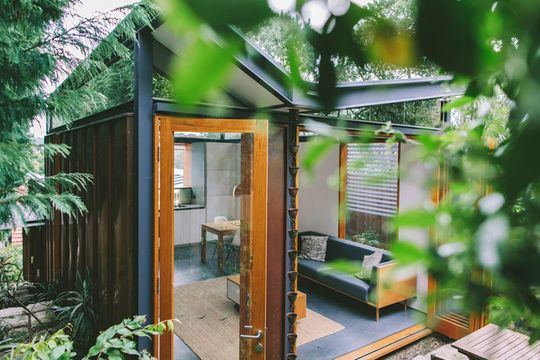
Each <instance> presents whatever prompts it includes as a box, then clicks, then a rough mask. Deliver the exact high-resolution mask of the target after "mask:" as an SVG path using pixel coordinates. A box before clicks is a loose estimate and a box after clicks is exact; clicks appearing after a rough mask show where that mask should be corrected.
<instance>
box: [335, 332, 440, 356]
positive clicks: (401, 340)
mask: <svg viewBox="0 0 540 360" xmlns="http://www.w3.org/2000/svg"><path fill="white" fill-rule="evenodd" d="M432 333H433V331H432V330H431V329H429V328H428V327H427V326H426V325H424V324H417V325H413V326H411V327H408V328H406V329H403V330H401V331H399V332H397V333H395V334H392V335H390V336H387V337H385V338H382V339H380V340H377V341H375V342H373V343H371V344H368V345H366V346H363V347H361V348H360V349H357V350H354V351H351V352H350V353H348V354H345V355H342V356H340V357H338V358H336V360H375V359H380V358H381V357H383V356H385V355H388V354H390V353H391V352H394V351H396V350H398V349H401V348H402V347H404V346H407V345H409V344H412V343H413V342H415V341H417V340H420V339H422V338H424V337H426V336H428V335H430V334H432Z"/></svg>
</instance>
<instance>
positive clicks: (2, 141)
mask: <svg viewBox="0 0 540 360" xmlns="http://www.w3.org/2000/svg"><path fill="white" fill-rule="evenodd" d="M76 4H78V1H77V0H36V1H30V2H29V1H9V2H5V4H3V6H2V10H3V11H2V13H1V14H0V32H1V33H2V39H0V43H1V46H0V66H1V67H2V69H3V71H2V74H1V75H0V223H15V222H16V221H17V220H21V221H22V222H24V221H25V219H26V218H27V216H28V214H29V213H34V214H35V215H36V216H37V217H41V218H48V217H49V216H50V214H51V209H53V208H54V209H56V210H59V211H60V212H62V213H65V214H68V215H74V214H75V213H76V212H83V211H85V206H84V204H83V203H82V201H81V199H80V198H79V196H77V195H76V194H75V192H76V191H81V190H83V189H84V188H85V187H86V186H87V185H88V184H89V182H90V181H91V178H90V176H89V175H86V174H80V173H72V174H65V173H59V174H57V175H55V176H50V177H44V176H43V174H42V173H40V166H39V165H37V164H36V162H34V161H32V159H34V158H35V157H36V156H35V154H36V152H43V153H44V155H45V157H47V158H51V157H53V156H62V157H66V156H68V154H69V148H68V147H67V146H64V145H53V144H44V145H36V144H34V142H33V140H32V138H31V136H30V128H31V126H32V122H33V121H34V120H35V119H36V118H37V117H45V118H47V119H50V120H51V119H55V120H56V121H62V122H69V120H70V119H73V118H74V117H76V114H77V111H78V109H79V108H81V107H83V106H84V105H85V104H88V103H98V102H104V101H105V99H106V96H105V95H104V94H103V93H101V92H99V91H97V90H96V89H95V88H92V87H89V86H83V84H85V83H86V82H88V80H89V79H91V78H92V77H93V76H94V75H96V74H97V73H99V72H101V71H103V70H104V69H105V68H106V65H107V63H108V62H110V61H111V60H112V59H113V58H114V57H119V58H124V59H125V58H128V57H130V54H131V50H130V49H129V48H128V47H127V46H126V45H125V44H124V41H126V40H129V39H132V40H133V36H134V34H135V30H136V29H137V28H138V27H140V26H142V25H145V24H149V23H150V20H151V18H152V17H153V16H154V15H155V13H154V12H153V10H152V9H153V7H152V6H150V5H149V4H147V3H141V5H136V6H130V7H124V8H119V9H116V10H115V11H112V12H111V13H108V14H96V15H95V16H93V17H91V18H84V17H81V16H79V15H77V14H76V13H75V12H74V11H73V10H72V8H73V6H74V5H76ZM129 11H131V13H130V15H129V16H128V17H127V18H126V19H125V20H124V21H123V22H122V23H121V24H120V25H119V26H118V27H117V28H116V30H115V31H114V32H113V33H112V34H111V35H107V34H108V31H109V26H110V24H111V23H117V22H118V21H119V20H120V19H121V16H123V15H125V14H126V13H127V12H129ZM69 24H72V25H69ZM104 38H105V39H104ZM98 42H100V44H99V46H97V48H96V49H95V50H93V52H92V56H90V57H89V58H87V59H86V60H84V61H82V62H81V63H80V64H79V62H80V60H79V59H80V56H77V55H79V54H83V55H85V54H88V53H89V52H90V51H91V50H92V49H93V47H94V46H96V44H97V43H98ZM76 66H77V68H76V70H75V71H74V76H72V77H70V80H69V83H68V84H64V85H63V86H61V87H60V88H59V89H58V90H57V91H55V92H54V93H52V94H49V93H48V91H47V88H49V87H50V86H51V85H53V84H56V83H57V82H58V81H59V80H60V79H61V78H62V77H63V76H65V75H66V74H68V73H70V72H71V71H72V70H73V69H74V68H75V67H76ZM75 84H77V85H78V86H74V85H75Z"/></svg>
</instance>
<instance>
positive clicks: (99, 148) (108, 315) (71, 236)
mask: <svg viewBox="0 0 540 360" xmlns="http://www.w3.org/2000/svg"><path fill="white" fill-rule="evenodd" d="M46 141H47V142H50V143H57V144H67V145H69V146H70V147H71V153H70V155H69V156H68V157H67V158H65V159H62V158H60V157H57V158H56V159H54V161H52V162H51V163H50V164H47V166H46V169H47V172H48V173H49V174H55V173H58V172H81V173H89V174H91V175H92V176H93V184H91V185H90V186H89V187H88V189H87V190H86V191H80V192H76V193H77V194H78V195H79V196H81V198H82V200H83V201H84V203H85V205H86V207H87V208H88V211H87V213H85V214H82V215H81V214H79V215H78V216H77V217H75V218H68V217H67V216H65V215H64V216H62V215H60V214H59V213H58V212H55V214H54V217H53V221H52V222H49V223H48V224H47V229H46V234H47V244H48V249H47V253H48V254H50V256H49V257H48V260H49V264H48V267H49V269H48V270H49V271H48V279H49V280H52V279H59V280H60V281H61V282H62V283H63V284H65V285H66V286H67V287H73V285H74V283H75V280H76V274H77V271H79V272H80V273H81V274H84V272H85V269H86V268H87V267H88V268H89V269H90V270H91V274H92V276H93V278H94V283H95V287H96V291H95V295H96V296H95V301H96V307H97V309H98V312H99V319H100V321H99V322H100V327H101V328H104V327H107V326H109V325H111V324H114V323H117V322H119V321H121V320H122V319H123V318H125V317H128V316H132V315H134V313H135V311H136V308H137V293H136V291H137V287H136V286H137V279H136V275H137V269H136V266H137V263H136V261H137V252H136V251H137V233H136V208H135V203H136V199H137V198H136V196H137V193H136V181H137V179H136V171H135V170H136V169H135V164H136V162H135V156H136V154H135V147H134V141H135V134H134V125H133V116H132V115H131V114H123V115H120V116H116V117H114V118H110V119H107V120H106V121H101V122H94V123H92V124H88V125H85V126H81V127H74V128H72V129H67V130H65V131H62V132H59V133H57V134H52V135H48V136H47V139H46Z"/></svg>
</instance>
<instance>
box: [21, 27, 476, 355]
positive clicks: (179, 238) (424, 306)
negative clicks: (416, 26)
mask: <svg viewBox="0 0 540 360" xmlns="http://www.w3.org/2000/svg"><path fill="white" fill-rule="evenodd" d="M231 31H233V32H234V33H235V34H236V36H238V37H240V38H241V39H242V41H244V42H245V44H246V51H244V52H243V55H240V56H238V57H237V58H236V67H235V70H234V71H233V73H232V75H231V77H230V79H229V82H228V83H227V85H226V86H224V88H223V89H222V90H223V93H224V94H225V95H226V96H224V97H223V98H222V99H221V101H220V102H219V103H201V104H199V105H198V106H196V107H191V108H185V107H181V106H179V105H177V104H175V103H174V101H172V100H171V99H170V98H169V99H167V98H164V97H166V96H167V91H164V90H163V86H161V85H159V86H158V84H162V82H160V81H162V80H163V79H167V77H168V76H169V75H170V64H171V62H172V60H173V59H174V58H175V57H177V56H189V54H185V53H183V50H182V42H181V41H180V40H181V39H178V37H177V35H175V34H174V33H173V32H171V31H170V30H169V28H168V26H167V23H166V22H158V23H157V24H156V25H155V26H154V27H153V28H149V27H146V28H142V29H140V30H139V31H138V33H137V41H136V42H135V43H134V44H133V61H130V62H127V63H123V64H111V67H110V69H111V71H114V69H115V66H116V67H117V68H118V67H121V68H122V69H124V70H126V69H127V70H126V73H127V74H128V77H127V81H120V80H118V84H110V85H109V86H111V87H112V90H111V91H113V92H115V93H116V94H121V95H122V97H123V99H122V101H121V102H119V103H116V104H110V106H108V107H107V108H105V109H99V111H97V110H96V111H94V112H93V113H85V114H83V113H81V117H80V119H78V120H76V121H75V122H73V124H71V125H70V126H69V127H67V126H64V125H62V124H55V123H54V122H50V123H49V124H48V129H47V135H46V139H45V141H46V142H48V143H63V144H68V145H69V146H71V155H70V156H69V157H67V158H65V159H64V158H60V157H58V158H56V159H55V160H54V161H51V162H49V163H48V164H47V166H46V169H47V173H48V174H55V173H57V172H60V171H65V172H85V173H90V174H92V175H93V178H94V182H93V184H92V185H91V186H90V187H89V188H88V190H87V191H84V192H81V193H80V195H81V197H82V198H83V200H84V201H85V203H86V205H87V207H88V212H87V213H86V214H84V215H81V216H79V217H78V218H74V219H69V218H67V217H65V216H61V215H60V214H58V213H56V214H54V217H53V220H52V221H50V222H47V224H46V225H45V230H44V231H45V234H46V241H45V242H44V244H43V246H42V247H41V248H39V249H37V250H36V251H35V252H34V253H31V254H28V256H35V257H39V258H40V259H41V260H42V261H41V260H40V261H39V262H37V263H36V264H39V266H40V267H41V270H40V272H39V273H40V274H41V279H42V280H54V279H61V280H62V281H64V282H65V283H67V284H72V283H73V282H74V281H75V278H76V274H77V271H84V269H85V268H89V269H90V270H91V273H92V275H93V277H94V281H95V284H96V300H97V307H98V310H99V321H100V326H101V327H106V326H109V325H111V324H113V323H117V322H119V321H120V320H121V319H123V318H125V317H128V316H133V315H135V314H146V315H147V317H148V321H150V322H157V321H160V320H165V319H177V320H178V321H177V322H176V326H175V330H174V333H169V334H165V335H163V336H161V337H159V338H156V339H154V340H153V341H146V342H145V341H142V342H141V346H150V347H151V348H152V349H153V351H154V353H155V354H156V356H158V357H159V358H160V359H173V358H174V359H221V360H222V359H238V358H241V359H283V358H286V359H296V358H299V359H357V358H360V359H368V358H369V359H375V358H378V357H380V356H383V355H385V354H387V353H389V352H391V351H393V350H395V349H397V348H399V347H401V346H405V345H407V344H410V343H411V342H413V341H416V340H418V339H420V338H422V337H424V336H426V335H428V334H430V333H431V332H432V331H440V332H442V333H444V334H447V335H449V336H451V337H454V338H458V337H461V336H464V335H466V334H468V333H470V332H472V331H474V330H476V329H478V328H480V327H481V326H482V325H483V324H484V319H483V318H481V317H479V316H474V315H466V314H458V313H455V312H453V311H452V309H451V307H448V306H447V304H443V303H438V302H437V301H435V302H434V303H428V302H427V301H426V300H427V295H428V293H434V292H435V290H436V284H435V283H434V282H433V281H432V279H430V278H429V277H428V276H427V275H426V274H425V273H422V272H421V271H417V272H415V273H411V272H408V273H406V274H401V276H397V275H399V270H397V271H394V270H395V269H396V268H397V267H396V265H397V264H396V261H395V260H394V259H393V257H392V254H391V252H389V251H388V250H387V249H386V246H387V244H388V243H389V242H391V241H393V240H396V239H398V238H407V239H409V240H412V241H418V242H425V241H428V239H429V236H430V234H429V233H428V232H426V231H421V230H418V231H412V230H405V229H404V230H402V231H399V229H398V231H397V233H396V232H391V231H388V229H387V228H386V227H385V225H384V224H385V223H386V221H387V220H388V219H390V218H391V217H392V216H394V215H395V214H397V213H398V212H399V211H400V210H404V209H407V208H412V207H415V206H418V205H419V204H422V203H424V202H433V203H435V204H436V203H437V200H438V199H439V197H440V196H441V194H442V189H443V187H444V186H443V184H441V181H439V182H438V183H437V186H435V188H433V189H432V190H431V191H426V189H425V187H424V186H423V184H424V183H425V181H426V180H428V179H436V180H440V174H439V173H438V172H437V169H430V168H427V167H426V166H425V164H423V163H422V162H420V161H418V159H417V158H416V157H415V155H414V154H415V145H414V143H413V142H411V143H403V144H387V143H386V142H385V137H384V136H381V137H380V138H376V139H375V141H374V142H371V143H358V142H355V141H353V140H351V141H349V142H340V141H335V143H333V144H332V145H331V146H329V148H327V151H326V154H325V156H324V158H323V159H322V160H321V161H320V163H318V164H317V166H316V167H315V169H313V171H307V170H305V169H304V168H303V159H304V158H305V157H306V156H309V154H310V143H312V142H316V141H320V140H321V139H324V138H325V137H328V136H332V131H334V130H339V131H341V132H345V133H347V134H349V135H350V138H351V139H354V138H355V137H357V136H358V135H361V134H362V133H363V132H366V131H372V130H374V129H378V128H380V126H381V122H377V121H374V120H378V119H370V120H369V121H368V120H365V119H362V117H361V116H357V117H355V116H346V117H344V116H343V117H342V116H341V115H339V114H343V113H344V112H346V110H349V109H367V108H369V107H374V106H380V105H385V104H407V103H410V102H417V101H430V102H431V103H432V104H433V106H434V109H435V110H434V111H432V112H431V113H430V114H432V116H430V117H429V118H427V119H426V121H427V122H426V123H427V124H428V125H426V124H423V125H422V126H419V125H409V124H406V123H402V121H400V120H396V121H395V122H394V124H393V126H394V128H395V129H396V130H399V131H401V132H402V133H404V134H405V135H406V136H407V137H408V138H410V139H414V138H415V137H416V136H419V135H421V134H426V133H434V134H437V133H439V132H440V131H441V129H442V128H443V127H444V126H445V123H447V122H448V121H449V119H448V114H445V113H442V112H441V110H440V109H441V105H442V103H444V102H445V101H446V100H447V99H448V98H450V97H453V96H459V95H461V94H462V89H459V88H455V87H452V86H450V85H449V82H450V80H451V79H450V78H449V77H438V78H420V79H405V80H403V79H398V80H390V81H388V80H386V81H367V82H359V83H343V84H338V86H337V105H336V112H335V113H331V114H324V113H322V112H321V109H320V107H319V105H318V102H317V100H316V90H315V88H314V87H313V91H310V92H308V93H307V94H303V93H302V92H300V91H298V89H296V88H293V87H291V86H290V85H289V84H290V82H288V81H286V79H287V77H288V76H289V75H288V73H287V71H285V69H284V68H283V67H282V66H281V65H279V64H278V63H277V62H276V61H274V60H273V59H272V58H271V57H270V56H269V55H268V54H266V53H264V51H262V50H261V49H260V48H258V47H257V45H256V44H254V43H253V42H252V41H251V40H250V39H248V38H247V37H246V36H245V35H244V34H243V33H241V32H239V31H238V30H235V29H231ZM124 80H125V79H124ZM311 85H312V84H311ZM338 113H339V114H338ZM351 113H354V112H351ZM404 116H405V114H404ZM359 162H361V163H362V164H364V166H362V167H358V165H357V164H358V163H359ZM343 260H346V261H348V262H350V263H351V264H357V265H358V263H359V262H360V261H363V263H362V264H363V265H364V266H362V267H360V268H359V269H357V270H356V271H355V272H354V273H347V272H342V271H338V270H336V269H335V264H336V263H340V262H341V263H342V262H343ZM370 264H371V265H372V266H369V265H370ZM365 265H368V266H367V267H366V266H365ZM30 266H37V265H34V264H31V265H30ZM351 266H352V265H351ZM351 268H352V267H351ZM31 270H32V269H31ZM32 271H34V270H32ZM396 274H397V275H396Z"/></svg>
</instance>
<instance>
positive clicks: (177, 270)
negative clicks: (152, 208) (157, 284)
mask: <svg viewBox="0 0 540 360" xmlns="http://www.w3.org/2000/svg"><path fill="white" fill-rule="evenodd" d="M215 247H216V243H215V242H214V241H209V242H207V248H206V263H204V264H202V263H201V253H200V246H199V244H194V245H184V246H181V247H176V248H175V249H174V286H175V287H177V286H181V285H187V284H191V283H194V282H197V281H202V280H208V279H213V278H216V277H220V276H226V275H230V274H233V273H237V272H238V266H236V267H235V266H234V264H233V259H234V256H233V254H232V253H231V255H230V256H229V258H228V259H227V261H226V262H225V267H224V271H223V272H221V271H219V270H218V269H217V253H216V255H215V256H214V257H212V253H213V252H214V248H215ZM225 255H226V254H224V256H225ZM174 359H175V360H198V359H199V357H198V356H197V355H196V354H195V353H194V352H193V351H191V349H190V348H189V347H188V346H187V345H186V344H185V343H184V342H183V341H182V339H180V338H179V337H178V336H176V335H175V336H174Z"/></svg>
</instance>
